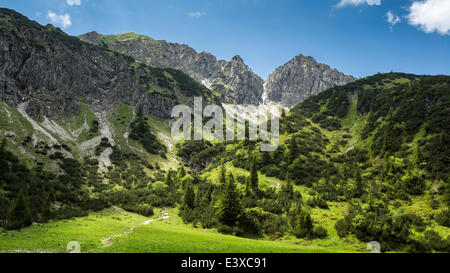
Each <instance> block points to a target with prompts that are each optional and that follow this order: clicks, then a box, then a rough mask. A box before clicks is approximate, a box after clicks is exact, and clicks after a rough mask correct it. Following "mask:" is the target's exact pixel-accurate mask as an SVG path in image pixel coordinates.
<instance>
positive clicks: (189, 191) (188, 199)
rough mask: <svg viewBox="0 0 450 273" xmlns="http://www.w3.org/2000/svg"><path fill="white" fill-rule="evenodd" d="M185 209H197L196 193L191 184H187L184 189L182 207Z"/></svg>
mask: <svg viewBox="0 0 450 273" xmlns="http://www.w3.org/2000/svg"><path fill="white" fill-rule="evenodd" d="M181 207H182V208H183V209H191V210H192V209H194V207H195V192H194V188H193V187H192V184H191V183H190V182H188V183H186V186H185V189H184V196H183V203H182V205H181Z"/></svg>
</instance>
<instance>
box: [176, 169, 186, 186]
mask: <svg viewBox="0 0 450 273" xmlns="http://www.w3.org/2000/svg"><path fill="white" fill-rule="evenodd" d="M185 176H186V171H185V170H184V168H183V166H180V167H179V168H178V173H177V181H178V182H180V180H181V179H182V178H183V177H185Z"/></svg>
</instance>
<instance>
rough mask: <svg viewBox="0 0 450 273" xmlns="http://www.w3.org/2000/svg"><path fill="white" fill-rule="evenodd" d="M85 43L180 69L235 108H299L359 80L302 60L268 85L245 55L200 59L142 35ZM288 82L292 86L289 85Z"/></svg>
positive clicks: (91, 37)
mask: <svg viewBox="0 0 450 273" xmlns="http://www.w3.org/2000/svg"><path fill="white" fill-rule="evenodd" d="M79 38H80V39H81V40H83V41H86V42H89V43H93V44H96V45H100V46H104V47H106V48H110V49H112V50H115V51H118V52H120V53H121V54H125V55H128V56H131V57H133V58H136V59H137V60H138V61H139V62H141V63H144V64H147V65H151V66H155V67H160V68H165V67H172V68H176V69H180V70H182V71H183V72H185V73H187V74H188V75H190V76H191V77H193V78H194V79H196V80H197V81H199V82H202V83H203V84H204V85H205V86H207V87H208V88H211V89H212V90H214V91H216V92H218V93H220V94H221V95H222V98H223V102H224V103H230V104H253V105H259V104H261V103H262V102H263V96H266V97H268V99H269V100H271V101H273V102H276V103H279V104H281V105H282V106H285V107H293V106H295V105H296V104H298V103H301V102H302V101H303V100H304V99H306V98H308V97H310V96H311V95H315V94H317V93H319V92H321V91H324V90H325V89H327V88H330V87H333V86H336V85H343V84H345V83H348V82H351V81H353V80H355V78H354V77H352V76H347V75H345V74H343V73H341V72H339V71H338V70H337V69H332V68H330V66H328V65H326V64H322V63H318V62H317V61H316V60H315V59H314V58H313V57H310V56H308V57H306V56H303V55H301V54H300V55H298V56H296V57H294V58H293V59H291V60H290V61H288V62H287V63H286V64H284V65H281V66H280V67H278V68H277V69H276V70H275V71H274V72H273V73H271V75H270V76H269V77H268V78H267V79H266V80H263V79H262V78H261V77H260V76H258V75H256V74H255V73H253V72H252V70H251V68H250V67H249V66H248V65H246V64H245V63H244V60H243V59H242V57H240V56H239V55H236V56H234V57H233V58H232V59H231V60H230V61H225V60H218V59H217V58H216V57H215V56H214V55H212V54H211V53H209V52H204V51H203V52H200V53H199V52H197V51H196V50H195V49H193V48H191V47H189V46H188V45H185V44H178V43H171V42H166V41H164V40H155V39H153V38H151V37H148V36H145V35H140V34H136V33H122V34H116V35H102V34H99V33H97V32H95V31H94V32H89V33H87V34H83V35H80V36H79ZM299 59H300V61H299ZM286 70H288V71H286ZM291 75H292V76H291ZM285 82H288V83H292V84H288V85H286V84H285Z"/></svg>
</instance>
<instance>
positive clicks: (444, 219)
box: [434, 209, 450, 227]
mask: <svg viewBox="0 0 450 273" xmlns="http://www.w3.org/2000/svg"><path fill="white" fill-rule="evenodd" d="M434 220H436V222H437V223H438V224H439V225H441V226H444V227H450V211H449V210H448V209H444V210H442V211H441V212H440V213H438V214H436V215H435V216H434Z"/></svg>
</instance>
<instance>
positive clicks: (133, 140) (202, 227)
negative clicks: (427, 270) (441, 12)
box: [0, 9, 450, 252]
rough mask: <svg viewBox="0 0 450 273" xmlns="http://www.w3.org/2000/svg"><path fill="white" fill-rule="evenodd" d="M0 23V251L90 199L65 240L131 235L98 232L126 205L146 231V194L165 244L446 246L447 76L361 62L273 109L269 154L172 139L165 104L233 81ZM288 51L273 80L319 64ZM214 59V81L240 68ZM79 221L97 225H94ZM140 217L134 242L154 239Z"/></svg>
mask: <svg viewBox="0 0 450 273" xmlns="http://www.w3.org/2000/svg"><path fill="white" fill-rule="evenodd" d="M0 22H1V24H0V226H1V229H0V233H3V234H5V236H0V252H1V251H16V250H17V249H21V250H24V251H30V252H36V251H37V252H43V251H65V248H64V249H61V247H64V246H65V244H66V243H67V242H61V241H60V240H59V239H54V238H60V237H61V238H73V233H72V234H70V232H73V230H74V229H73V228H64V227H67V226H66V225H65V224H63V223H66V224H70V223H71V222H72V221H65V222H64V221H59V222H55V223H52V224H50V225H51V226H48V225H47V224H45V223H47V222H48V221H49V220H52V221H53V220H55V221H58V220H63V219H71V218H74V217H83V219H85V221H87V220H86V219H88V218H86V217H88V215H89V213H91V212H92V211H102V212H100V213H96V214H94V215H95V217H94V218H95V221H91V220H89V222H92V223H90V224H86V225H83V226H88V227H87V228H86V229H79V230H78V229H77V232H78V233H77V234H78V235H77V236H79V235H80V234H82V235H83V236H81V237H84V238H85V239H83V240H85V241H82V242H81V243H83V244H85V243H87V245H89V244H90V243H89V242H93V241H96V242H106V243H103V244H104V245H105V248H101V249H98V247H100V245H99V244H90V245H92V246H93V247H95V248H96V250H95V251H114V250H115V251H120V250H122V251H123V250H124V249H130V247H132V246H135V245H136V244H135V243H136V238H137V237H133V235H131V234H129V233H127V234H122V235H121V240H120V242H117V241H115V240H113V239H110V238H114V236H111V235H112V234H109V232H115V233H116V232H119V233H122V231H123V230H124V229H131V230H134V228H133V226H134V227H136V224H137V223H135V222H134V220H133V221H129V220H127V221H124V220H123V219H125V218H124V217H126V218H127V219H130V218H128V216H129V215H127V213H124V212H123V211H122V210H121V209H124V210H126V211H129V212H135V213H137V214H139V215H142V216H145V217H144V218H141V216H137V215H134V216H133V217H134V219H136V221H137V220H138V219H137V218H136V217H138V218H139V219H141V220H142V221H144V220H145V222H144V224H142V225H143V226H144V225H145V226H148V227H149V230H151V228H152V227H154V226H153V224H154V222H151V221H149V219H148V218H146V217H150V216H152V215H153V214H154V213H155V211H156V213H158V212H159V211H160V208H161V214H162V215H161V216H162V217H161V218H159V219H160V220H161V221H165V220H166V219H167V214H166V213H167V212H169V213H170V218H171V219H174V221H166V222H165V223H163V227H162V228H158V231H157V232H156V233H155V234H157V235H156V237H158V238H166V237H167V238H169V239H168V240H166V241H167V243H168V244H169V245H171V249H175V250H180V249H186V251H189V249H192V248H190V246H191V245H198V246H201V248H199V249H203V250H205V251H214V250H211V244H210V243H209V242H211V241H208V242H206V243H205V242H204V240H202V239H193V238H200V237H192V234H193V233H196V234H202V236H201V237H202V238H205V237H204V236H203V235H205V236H208V237H209V236H211V238H213V239H214V241H215V242H217V241H218V240H217V238H221V239H222V237H219V236H218V233H226V234H229V235H231V234H233V235H235V236H246V237H252V238H255V240H253V241H252V242H253V243H255V244H259V243H261V242H263V241H266V242H267V241H268V240H275V242H273V243H276V244H281V245H286V246H289V245H291V246H292V245H301V246H302V248H303V247H305V249H306V248H308V249H309V250H310V251H317V245H322V246H324V247H332V249H336V248H337V249H338V250H339V251H346V250H348V251H357V252H362V251H367V250H366V247H367V242H371V241H374V240H375V241H377V242H379V243H380V244H381V246H382V250H383V251H398V252H432V251H434V252H448V251H450V212H449V205H450V184H449V183H450V181H449V175H450V169H449V166H450V162H449V157H448V155H449V154H450V136H449V132H450V128H449V125H450V120H449V118H450V115H449V112H450V92H449V90H450V76H425V75H412V74H405V73H387V74H377V75H373V76H370V77H366V78H363V79H358V80H355V81H351V82H350V83H347V84H343V85H342V86H341V85H337V86H333V87H331V88H329V89H326V90H324V91H322V92H320V93H318V94H317V95H314V94H313V93H311V94H310V95H311V96H309V97H308V98H306V99H305V100H304V101H303V102H301V103H299V104H297V105H295V106H294V107H292V108H291V110H290V111H289V112H288V113H287V112H286V111H283V112H282V114H281V119H280V143H279V147H278V149H277V150H275V151H273V152H262V151H261V150H260V149H259V148H260V144H261V142H259V141H252V140H250V139H245V140H242V141H207V140H200V141H180V142H175V140H173V139H171V138H170V131H171V126H170V125H171V120H170V119H169V118H168V116H169V115H170V110H171V109H172V106H173V105H174V104H179V103H183V104H188V105H191V104H192V98H193V97H194V96H203V98H204V100H205V102H206V103H220V102H222V101H223V99H226V98H227V96H229V101H230V102H231V101H234V100H235V99H236V95H237V94H236V93H234V91H232V90H231V89H228V88H226V87H224V88H225V89H224V90H220V89H216V90H214V89H213V88H211V89H213V90H210V89H208V88H207V87H205V86H203V85H202V84H200V83H199V82H198V81H197V80H195V79H194V78H191V77H190V76H189V75H188V74H186V73H184V72H183V71H181V70H178V69H175V68H170V67H165V68H161V67H152V66H148V65H146V64H143V63H140V62H137V61H136V60H135V59H134V57H130V56H127V55H123V54H121V53H118V52H116V51H114V50H111V49H110V47H109V46H107V45H104V44H102V41H103V40H102V39H105V36H97V37H98V38H99V40H98V41H97V42H95V43H86V42H83V41H81V40H80V39H78V38H76V37H72V36H69V35H66V34H65V33H64V32H62V31H61V30H59V29H57V28H55V27H53V26H51V25H47V26H41V25H39V24H38V23H36V22H32V21H30V20H28V19H27V18H26V17H24V16H22V15H20V14H18V13H17V12H14V11H12V10H7V9H0ZM114 39H116V38H114ZM133 39H135V38H133ZM105 43H106V42H105ZM138 43H141V42H138ZM175 55H176V54H175ZM163 59H164V58H162V60H163ZM296 59H298V60H295V61H293V63H292V65H291V67H290V68H289V69H288V68H286V69H285V70H283V69H281V70H282V71H285V72H284V74H283V73H281V72H280V79H281V78H286V79H290V78H292V75H291V74H298V75H303V74H305V73H306V72H304V70H305V71H310V70H311V67H315V66H317V67H322V68H321V69H323V71H326V70H327V69H326V66H323V65H319V64H317V63H316V62H315V61H313V60H312V58H307V57H297V58H296ZM219 63H221V61H219ZM205 65H206V64H205ZM220 67H221V68H220V70H221V71H222V73H223V74H224V82H226V81H228V80H231V82H233V80H232V79H234V78H237V79H238V80H237V81H238V82H239V77H240V76H242V71H245V70H246V69H247V68H248V67H246V66H245V64H244V63H243V61H242V59H241V58H240V57H235V58H233V59H232V60H231V61H230V62H224V63H221V64H220ZM317 69H319V68H317ZM201 70H202V69H199V71H201ZM301 71H303V72H301ZM311 71H312V70H311ZM314 71H316V70H314ZM316 72H317V71H316ZM316 72H314V73H312V72H311V73H309V72H308V73H309V74H308V73H306V74H307V75H309V76H311V75H315V76H314V77H317V79H327V80H326V81H327V82H329V81H331V80H330V78H332V79H334V80H336V79H337V80H336V81H335V83H337V82H338V80H339V79H341V78H340V77H341V76H342V75H341V76H336V77H334V76H333V77H331V76H326V77H324V76H323V75H328V74H327V73H326V72H323V74H320V73H316ZM199 73H200V72H199ZM329 73H331V74H332V75H334V74H333V72H329ZM336 73H337V72H336ZM306 74H305V75H306ZM320 75H322V76H320ZM339 75H340V74H339ZM273 77H274V76H273ZM273 77H272V78H273ZM314 77H313V78H314ZM342 77H344V76H342ZM344 78H345V77H344ZM292 80H295V79H294V78H292ZM349 80H350V79H349ZM280 81H281V80H280ZM286 81H288V80H286ZM324 81H325V80H324ZM274 82H275V81H274ZM240 83H242V82H240ZM258 84H259V83H258ZM323 84H324V83H323ZM230 85H232V84H227V86H230ZM210 86H213V85H210ZM272 86H273V85H272ZM292 86H294V84H293V85H291V87H292ZM316 86H317V87H320V86H321V84H319V83H318V84H317V85H316ZM266 87H267V85H266ZM270 90H271V89H270ZM270 90H269V89H267V91H268V94H269V95H270V94H272V95H273V94H274V93H273V91H272V92H270ZM292 90H293V89H292ZM219 92H220V94H219ZM292 92H293V93H292V96H294V94H297V93H296V92H297V91H295V90H294V91H292ZM223 95H224V96H223ZM275 99H276V98H275ZM298 99H303V98H301V97H298ZM242 100H244V101H245V100H247V98H242ZM279 100H280V101H281V102H282V100H283V99H282V97H281V98H280V99H279ZM284 103H286V104H287V103H289V104H290V103H293V102H290V101H285V102H284ZM111 207H113V209H110V210H105V211H104V209H105V208H111ZM119 208H121V209H119ZM154 208H155V210H154ZM164 215H165V216H164ZM94 218H92V219H94ZM89 219H91V218H89ZM154 219H157V218H154ZM75 221H79V219H78V220H75ZM33 222H34V223H35V222H39V223H42V225H33V226H31V227H30V225H31V224H32V223H33ZM155 222H160V221H155ZM174 223H175V224H174ZM91 224H93V225H95V227H96V228H98V229H96V230H97V231H99V230H110V231H104V232H101V233H99V234H100V235H98V234H97V232H92V230H93V229H94V226H91ZM71 225H72V224H71ZM116 225H120V226H116ZM58 226H59V228H58ZM111 226H115V227H116V228H114V229H113V230H111V229H109V228H111ZM49 227H51V228H49ZM21 228H24V229H26V232H25V233H23V232H22V233H21V232H13V233H9V231H7V230H15V229H21ZM54 228H57V229H56V230H55V229H54ZM180 228H181V229H183V230H185V232H183V233H182V235H180V236H191V237H186V238H188V239H189V240H186V242H187V243H186V244H185V245H183V248H180V240H179V238H178V237H180V236H178V237H177V238H172V237H173V236H172V237H171V236H165V235H166V234H171V233H173V231H174V230H179V229H180ZM52 230H53V231H52ZM114 230H115V231H114ZM139 230H140V229H137V232H139ZM145 231H146V232H143V233H140V234H141V235H140V236H142V237H138V238H139V242H141V244H140V245H139V248H138V249H139V251H146V252H158V251H165V250H166V251H167V248H165V249H164V248H161V243H160V241H158V242H155V241H152V240H151V239H150V237H151V236H149V235H148V234H153V233H154V232H153V233H152V232H148V231H147V229H146V230H145ZM191 231H195V232H191ZM32 232H35V234H38V235H39V236H31V237H30V236H28V235H29V234H34V233H32ZM52 232H54V233H52ZM8 234H9V235H11V234H13V235H14V236H9V235H8ZM20 234H26V235H27V238H26V240H25V241H27V242H29V245H28V247H27V248H25V247H24V245H23V240H17V239H16V236H19V237H18V238H21V237H20V236H21V235H20ZM43 234H44V235H45V236H41V235H43ZM52 234H59V235H58V236H53V235H52ZM69 235H70V236H69ZM134 235H136V234H134ZM95 236H101V237H103V238H106V239H102V238H97V237H95ZM49 237H52V240H56V241H52V242H53V244H51V246H50V245H49V244H47V242H48V239H46V238H49ZM81 237H80V238H81ZM130 237H131V240H130ZM36 238H37V239H36ZM230 238H233V239H238V238H235V237H230ZM256 239H257V240H256ZM36 240H37V241H36ZM55 242H57V244H55ZM120 243H122V244H123V245H122V246H121V245H120ZM111 244H114V247H116V248H112V249H114V250H112V249H111V248H108V247H109V246H111ZM245 244H246V245H247V244H248V243H247V241H246V243H245ZM108 245H109V246H108ZM37 247H38V248H39V249H36V248H37ZM28 248H29V249H28ZM48 248H51V249H48ZM214 249H215V248H214ZM219 249H220V248H219ZM264 249H265V250H267V249H269V248H264ZM270 249H273V248H270ZM135 251H136V249H135Z"/></svg>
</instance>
